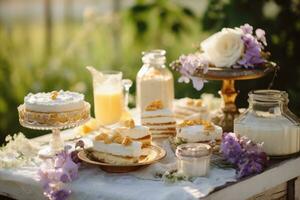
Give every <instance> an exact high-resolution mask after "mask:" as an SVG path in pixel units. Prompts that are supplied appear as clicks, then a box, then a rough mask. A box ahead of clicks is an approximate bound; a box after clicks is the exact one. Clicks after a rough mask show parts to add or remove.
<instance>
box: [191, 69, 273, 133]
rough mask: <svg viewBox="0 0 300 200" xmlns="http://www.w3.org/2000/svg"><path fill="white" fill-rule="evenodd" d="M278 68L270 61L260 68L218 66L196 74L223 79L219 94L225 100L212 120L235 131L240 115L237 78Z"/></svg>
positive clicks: (257, 74) (224, 128)
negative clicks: (235, 121)
mask: <svg viewBox="0 0 300 200" xmlns="http://www.w3.org/2000/svg"><path fill="white" fill-rule="evenodd" d="M275 70H277V66H276V64H275V63H268V64H266V65H265V66H261V67H259V68H258V69H231V68H216V67H210V68H209V70H208V72H207V73H206V74H201V73H198V74H196V76H198V77H201V78H204V79H207V80H221V81H223V84H222V88H221V90H220V91H219V94H220V95H221V97H222V100H223V105H224V106H223V107H222V109H221V110H219V111H218V112H217V113H216V114H215V116H213V118H212V121H213V122H214V123H215V124H217V125H219V126H221V127H222V128H223V131H224V132H230V131H233V122H234V118H235V117H236V116H238V115H239V111H238V108H237V106H236V104H235V99H236V97H237V95H238V92H237V91H236V89H235V87H234V83H235V81H236V80H250V79H257V78H261V77H263V76H265V75H267V74H268V73H270V72H274V71H275Z"/></svg>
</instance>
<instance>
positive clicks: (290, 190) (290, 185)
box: [286, 178, 297, 200]
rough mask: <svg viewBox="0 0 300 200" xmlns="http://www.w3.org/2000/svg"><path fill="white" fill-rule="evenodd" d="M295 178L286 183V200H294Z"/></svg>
mask: <svg viewBox="0 0 300 200" xmlns="http://www.w3.org/2000/svg"><path fill="white" fill-rule="evenodd" d="M296 180H297V178H293V179H291V180H289V181H288V182H287V198H286V199H287V200H295V181H296Z"/></svg>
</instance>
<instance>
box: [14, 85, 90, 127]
mask: <svg viewBox="0 0 300 200" xmlns="http://www.w3.org/2000/svg"><path fill="white" fill-rule="evenodd" d="M18 110H19V118H20V122H21V123H22V124H23V125H27V124H31V125H40V126H67V125H70V124H75V123H77V122H80V121H82V120H86V119H88V118H89V117H90V105H89V103H87V102H85V101H84V95H83V94H80V93H77V92H70V91H63V90H60V91H53V92H41V93H36V94H32V93H29V94H28V95H27V96H26V97H25V98H24V104H22V105H21V106H19V108H18Z"/></svg>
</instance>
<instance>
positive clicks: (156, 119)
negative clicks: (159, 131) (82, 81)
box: [142, 117, 176, 126]
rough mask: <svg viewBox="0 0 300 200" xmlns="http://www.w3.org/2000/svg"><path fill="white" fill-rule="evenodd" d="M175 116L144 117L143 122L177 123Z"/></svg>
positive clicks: (145, 123)
mask: <svg viewBox="0 0 300 200" xmlns="http://www.w3.org/2000/svg"><path fill="white" fill-rule="evenodd" d="M175 122H176V121H175V119H174V118H173V117H154V118H142V124H143V125H146V126H147V124H163V123H175Z"/></svg>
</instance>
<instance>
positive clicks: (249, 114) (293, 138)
mask: <svg viewBox="0 0 300 200" xmlns="http://www.w3.org/2000/svg"><path fill="white" fill-rule="evenodd" d="M248 102H249V108H248V109H247V110H246V111H245V112H244V113H242V114H241V115H240V116H239V117H238V118H236V119H235V121H234V132H235V133H236V134H240V135H241V136H247V137H248V138H249V139H251V140H252V141H254V142H259V143H261V142H263V146H262V148H263V150H264V151H265V152H266V153H267V154H268V155H269V156H288V155H291V154H295V153H298V152H299V151H300V124H299V119H298V118H297V116H296V115H294V114H293V113H292V112H291V111H290V110H289V108H288V94H287V93H286V92H284V91H279V90H255V91H252V92H250V93H249V99H248Z"/></svg>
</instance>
